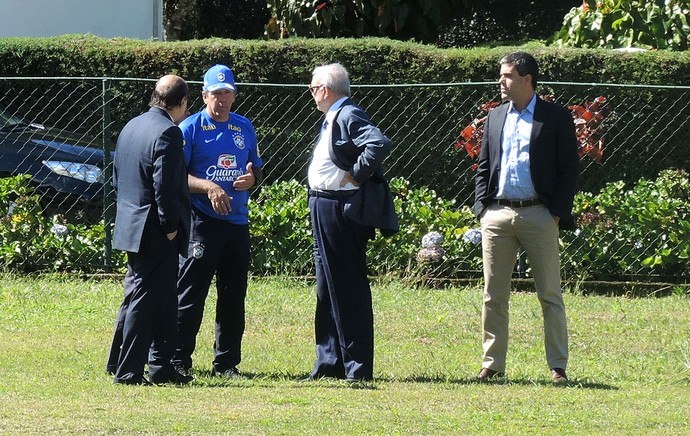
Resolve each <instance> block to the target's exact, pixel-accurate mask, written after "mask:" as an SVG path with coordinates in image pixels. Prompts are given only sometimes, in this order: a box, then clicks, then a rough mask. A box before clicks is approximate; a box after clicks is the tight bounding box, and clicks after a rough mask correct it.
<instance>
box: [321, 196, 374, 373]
mask: <svg viewBox="0 0 690 436" xmlns="http://www.w3.org/2000/svg"><path fill="white" fill-rule="evenodd" d="M344 201H345V200H344V199H331V198H324V197H313V196H312V197H310V198H309V210H310V212H311V219H312V230H313V233H314V261H315V266H316V294H317V295H316V296H317V300H316V315H315V319H314V325H315V332H316V361H315V362H314V368H313V370H312V372H311V376H312V377H314V378H318V377H336V378H347V379H356V380H371V379H372V378H373V369H374V313H373V307H372V298H371V288H370V286H369V279H368V277H367V262H366V250H367V241H368V240H369V237H370V235H371V231H372V229H371V227H368V226H362V225H360V224H357V223H355V222H353V221H351V220H349V219H348V218H346V217H345V216H344V215H343V202H344Z"/></svg>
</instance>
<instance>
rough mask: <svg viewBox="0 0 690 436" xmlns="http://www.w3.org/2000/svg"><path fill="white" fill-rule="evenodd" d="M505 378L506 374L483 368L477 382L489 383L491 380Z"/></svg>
mask: <svg viewBox="0 0 690 436" xmlns="http://www.w3.org/2000/svg"><path fill="white" fill-rule="evenodd" d="M503 376H505V374H504V373H502V372H498V371H494V370H493V369H491V368H482V370H481V371H479V375H477V380H478V381H480V382H481V381H488V380H491V379H492V378H499V377H503Z"/></svg>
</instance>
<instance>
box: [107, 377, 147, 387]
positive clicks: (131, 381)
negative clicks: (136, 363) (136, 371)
mask: <svg viewBox="0 0 690 436" xmlns="http://www.w3.org/2000/svg"><path fill="white" fill-rule="evenodd" d="M113 383H114V384H116V385H142V386H151V385H152V383H151V382H150V381H148V380H146V377H142V378H124V379H122V378H121V379H117V378H116V379H115V380H114V381H113Z"/></svg>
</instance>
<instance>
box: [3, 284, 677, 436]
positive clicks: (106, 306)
mask: <svg viewBox="0 0 690 436" xmlns="http://www.w3.org/2000/svg"><path fill="white" fill-rule="evenodd" d="M373 292H374V311H375V329H376V362H375V372H374V375H375V378H376V380H375V381H374V382H371V383H367V384H362V385H356V386H350V385H347V384H345V383H343V382H339V381H318V382H309V383H298V382H297V380H298V379H299V378H301V377H303V376H305V375H306V374H307V373H308V371H309V370H310V369H311V365H312V362H313V358H314V346H313V309H314V295H313V286H312V284H310V283H308V282H304V281H299V280H290V279H280V278H271V279H263V278H261V279H257V278H255V279H253V280H252V281H251V283H250V290H249V294H248V297H247V330H246V333H245V338H244V342H243V348H244V349H243V355H244V358H243V361H242V363H241V364H240V366H239V368H240V370H241V371H242V372H243V373H244V374H245V375H247V378H246V379H245V380H239V381H223V380H219V379H216V378H212V377H210V376H209V373H210V369H211V359H212V351H211V347H212V343H213V322H212V321H213V310H214V308H215V293H214V292H213V291H212V292H211V294H210V296H209V300H208V306H207V313H206V317H205V319H204V324H203V326H202V331H201V332H200V334H199V342H198V348H197V351H196V354H195V356H194V358H195V370H196V380H195V381H194V382H193V384H192V385H191V386H187V387H175V386H156V387H143V386H121V385H113V383H112V378H111V377H108V376H107V375H106V374H105V372H104V365H105V359H106V354H107V351H108V347H109V343H110V336H111V333H112V325H113V322H114V319H115V313H116V310H117V308H118V305H119V303H120V300H121V295H122V287H121V282H120V281H108V280H105V281H104V280H101V281H83V280H79V279H76V278H70V277H54V276H52V277H40V278H39V277H16V276H11V275H0V403H1V404H2V407H0V434H3V435H4V434H45V433H84V434H111V433H114V434H169V433H183V434H187V433H195V434H242V435H245V434H258V435H262V434H285V435H302V434H307V435H312V434H313V435H317V434H318V435H359V434H405V435H406V434H430V435H431V434H433V435H436V434H607V435H609V434H670V435H676V434H690V298H688V297H687V296H680V295H674V296H668V297H662V298H655V297H652V298H625V297H603V296H591V295H590V296H583V295H579V294H577V293H572V292H568V293H566V295H565V299H566V307H567V313H568V317H569V319H568V322H569V329H570V365H569V367H568V375H569V376H570V378H571V381H570V383H569V384H568V385H567V386H554V385H553V384H552V383H551V382H550V378H549V371H548V368H547V366H546V363H545V360H544V351H543V340H542V332H541V323H542V318H541V310H540V308H539V304H538V302H537V299H536V296H535V295H534V294H531V293H516V294H514V295H513V297H512V300H511V303H512V304H511V327H510V331H511V341H510V346H509V354H508V368H507V371H506V372H507V378H506V379H505V380H504V381H502V382H498V383H487V384H478V383H476V382H475V381H474V377H475V376H476V374H477V372H478V371H479V369H480V368H479V367H480V358H481V344H480V333H481V332H480V311H481V299H482V297H481V289H480V288H477V287H466V288H448V289H443V290H430V289H423V288H415V287H412V286H407V285H405V284H403V283H401V282H380V283H377V284H375V286H374V289H373Z"/></svg>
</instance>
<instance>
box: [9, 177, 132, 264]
mask: <svg viewBox="0 0 690 436" xmlns="http://www.w3.org/2000/svg"><path fill="white" fill-rule="evenodd" d="M29 179H30V176H15V177H10V178H0V269H11V270H16V271H21V272H32V271H37V270H49V271H83V272H92V271H100V270H102V269H103V265H105V231H104V227H103V224H102V223H100V224H96V225H92V226H87V225H84V224H71V223H68V222H66V220H65V219H64V217H61V216H59V215H54V216H50V217H48V216H46V215H44V212H43V210H42V207H41V204H40V202H39V197H38V195H36V194H34V193H33V188H31V187H30V185H29ZM113 260H114V266H115V267H121V266H123V265H124V257H123V255H122V253H120V254H115V255H114V256H113Z"/></svg>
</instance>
